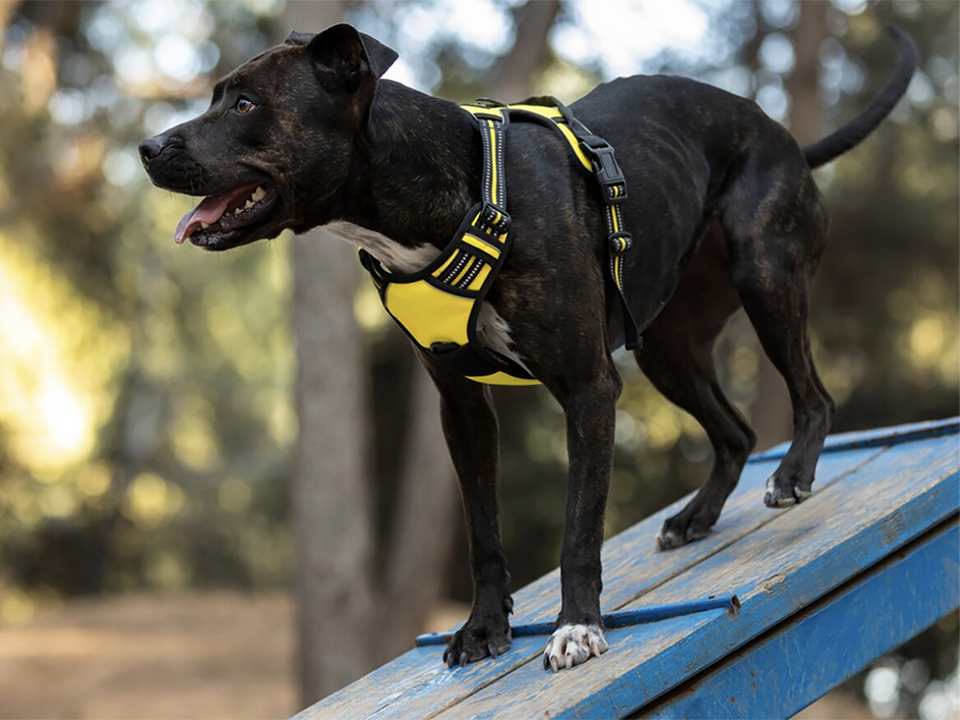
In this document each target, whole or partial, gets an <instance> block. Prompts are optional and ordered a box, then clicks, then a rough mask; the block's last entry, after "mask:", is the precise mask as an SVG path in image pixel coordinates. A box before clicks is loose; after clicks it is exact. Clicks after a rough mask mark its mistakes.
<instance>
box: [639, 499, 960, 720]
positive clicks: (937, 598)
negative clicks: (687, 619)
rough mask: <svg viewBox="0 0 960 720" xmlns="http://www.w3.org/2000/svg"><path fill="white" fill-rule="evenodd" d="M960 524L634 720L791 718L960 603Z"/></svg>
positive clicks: (932, 535)
mask: <svg viewBox="0 0 960 720" xmlns="http://www.w3.org/2000/svg"><path fill="white" fill-rule="evenodd" d="M958 557H960V528H958V523H957V518H956V516H954V518H953V519H952V520H948V521H947V523H945V524H944V525H941V526H940V527H938V528H936V529H935V530H933V531H931V532H929V533H927V534H926V535H924V536H923V537H921V538H919V539H918V540H915V541H914V542H912V543H910V544H909V545H908V546H907V547H906V548H904V549H903V550H902V551H898V552H896V553H894V554H893V555H892V556H890V557H888V558H887V559H886V560H884V561H882V562H881V563H879V564H878V565H876V566H874V568H871V569H870V570H869V571H867V572H866V573H865V574H864V575H862V576H860V577H857V578H855V579H854V580H853V581H851V582H850V583H848V584H846V585H844V586H842V587H841V588H838V589H837V590H835V591H834V592H831V593H829V594H828V595H826V596H825V597H823V598H821V599H820V600H819V601H817V602H816V603H814V604H813V605H811V606H810V607H809V608H806V609H805V610H802V611H801V612H799V613H797V614H796V615H794V616H793V617H792V618H790V619H789V620H788V621H787V622H785V623H783V624H782V625H780V626H778V627H776V628H774V629H773V630H772V631H770V632H768V633H766V634H764V635H763V636H761V637H760V638H758V639H757V640H755V641H753V642H751V643H749V644H748V645H747V646H745V647H744V648H742V649H741V650H739V651H737V652H735V653H733V654H732V655H730V656H728V657H726V658H724V659H723V660H722V661H721V662H720V663H719V664H718V665H715V666H713V667H710V668H709V669H707V670H706V671H705V672H704V673H703V674H702V676H701V677H697V678H694V679H693V680H691V681H689V682H687V683H684V684H683V685H681V686H680V687H678V688H676V689H675V690H673V691H671V692H670V693H669V694H668V695H667V696H666V697H665V698H663V699H662V700H661V701H659V702H656V703H655V704H654V705H653V706H648V707H646V708H643V709H642V710H641V711H640V712H639V713H638V714H637V715H634V716H631V717H634V718H650V719H651V720H653V719H655V718H659V719H663V720H667V719H669V718H717V719H721V718H771V717H791V716H793V715H795V714H796V713H798V712H799V711H800V710H802V709H803V708H805V707H806V706H807V705H809V704H810V703H812V702H813V701H814V700H816V699H817V698H820V697H822V696H823V695H825V694H826V693H827V692H829V691H830V690H832V689H833V688H834V687H836V686H837V685H839V684H840V683H841V682H843V681H844V680H847V679H848V678H850V677H852V676H853V675H855V674H856V673H857V672H859V671H860V670H862V669H863V668H864V667H866V666H867V665H868V664H870V663H871V662H873V661H874V660H876V659H877V658H878V657H880V656H881V655H883V654H884V653H887V652H889V651H891V650H893V649H895V648H897V647H899V646H900V645H901V644H903V643H904V642H906V641H907V640H909V639H910V638H912V637H914V636H915V635H917V634H918V633H920V632H922V631H923V630H925V629H926V628H928V627H930V626H931V625H933V624H934V623H935V622H937V620H939V619H940V618H942V617H943V616H945V615H946V614H947V613H949V612H952V611H953V610H956V609H957V607H958V606H960V566H958Z"/></svg>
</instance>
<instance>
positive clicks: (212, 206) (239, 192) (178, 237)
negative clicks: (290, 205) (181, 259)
mask: <svg viewBox="0 0 960 720" xmlns="http://www.w3.org/2000/svg"><path fill="white" fill-rule="evenodd" d="M275 198H276V194H275V193H274V192H272V191H271V190H270V189H269V187H268V186H267V185H266V184H265V183H251V184H249V185H242V186H240V187H236V188H233V189H232V190H228V191H227V192H225V193H221V194H219V195H211V196H210V197H208V198H205V199H204V200H203V201H202V202H201V203H200V204H199V205H197V206H196V207H195V208H194V209H193V210H191V211H190V212H188V213H187V214H186V215H184V216H183V218H182V219H181V220H180V223H179V224H178V225H177V229H176V231H175V232H174V235H173V239H174V240H175V241H176V242H177V244H178V245H180V244H182V243H183V242H184V241H185V240H189V241H190V242H191V243H193V244H194V245H196V246H197V247H202V248H206V249H208V250H213V249H225V248H226V247H232V246H234V245H238V244H241V243H240V242H238V240H239V238H240V236H241V235H242V233H241V232H240V231H241V230H243V229H244V228H247V227H249V226H251V225H253V224H254V223H256V222H257V221H259V220H261V219H263V217H264V215H265V214H266V212H267V211H268V210H269V209H270V207H271V206H272V205H273V203H274V200H275ZM254 239H256V238H251V240H254Z"/></svg>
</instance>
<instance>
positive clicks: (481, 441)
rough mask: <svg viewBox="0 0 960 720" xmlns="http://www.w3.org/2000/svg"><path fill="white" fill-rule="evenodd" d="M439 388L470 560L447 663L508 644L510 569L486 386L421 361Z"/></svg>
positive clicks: (492, 651)
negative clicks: (466, 602)
mask: <svg viewBox="0 0 960 720" xmlns="http://www.w3.org/2000/svg"><path fill="white" fill-rule="evenodd" d="M425 364H426V365H427V369H428V370H429V371H430V373H431V375H432V376H433V379H434V382H435V383H436V385H437V389H438V390H439V391H440V417H441V421H442V424H443V433H444V436H445V437H446V440H447V446H448V447H449V448H450V457H451V458H452V460H453V466H454V468H455V469H456V471H457V476H458V478H459V480H460V494H461V497H462V499H463V511H464V517H465V518H466V521H467V538H468V540H469V543H470V564H471V568H472V570H473V609H472V610H471V612H470V617H469V618H468V619H467V622H466V623H465V624H464V626H463V627H462V628H460V629H459V630H458V631H457V632H456V633H455V634H454V637H453V639H452V640H451V641H450V643H449V645H447V649H446V650H445V651H444V653H443V659H444V661H445V662H446V663H447V665H448V666H449V667H453V666H454V665H456V664H458V663H459V664H461V665H465V664H467V663H468V662H474V661H476V660H480V659H482V658H485V657H486V656H487V655H490V656H492V657H497V655H498V654H499V653H502V652H505V651H506V650H508V649H509V648H510V623H509V619H508V616H509V614H510V613H511V612H512V611H513V598H511V597H510V589H509V583H510V575H509V573H507V561H506V557H505V555H504V553H503V547H502V546H501V544H500V520H499V514H500V505H499V500H498V498H497V486H498V483H499V441H500V438H499V427H498V424H497V416H496V413H495V411H494V408H493V400H492V398H491V397H490V389H489V388H488V387H487V386H485V385H480V384H478V383H475V382H473V381H472V380H467V379H465V378H461V377H453V376H450V375H449V374H446V373H443V372H442V371H436V370H434V369H433V368H431V367H430V365H429V362H426V363H425Z"/></svg>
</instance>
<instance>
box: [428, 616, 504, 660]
mask: <svg viewBox="0 0 960 720" xmlns="http://www.w3.org/2000/svg"><path fill="white" fill-rule="evenodd" d="M510 641H511V634H510V623H509V622H508V621H507V619H506V618H505V617H504V618H503V619H502V620H491V619H487V620H486V621H483V620H478V621H474V619H473V618H472V617H471V618H470V619H469V620H467V622H466V624H465V625H464V626H463V627H462V628H460V629H459V630H457V632H455V633H454V634H453V639H452V640H450V642H449V643H448V644H447V649H446V650H444V651H443V661H444V662H445V663H446V664H447V667H449V668H452V667H454V666H456V665H466V664H467V663H472V662H476V661H477V660H483V658H485V657H487V656H489V657H492V658H496V657H497V656H498V655H500V654H501V653H505V652H506V651H507V650H509V649H510Z"/></svg>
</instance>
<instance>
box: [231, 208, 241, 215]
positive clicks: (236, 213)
mask: <svg viewBox="0 0 960 720" xmlns="http://www.w3.org/2000/svg"><path fill="white" fill-rule="evenodd" d="M242 212H243V208H237V209H236V210H234V211H233V214H234V215H239V214H240V213H242Z"/></svg>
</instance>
